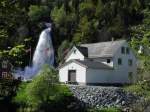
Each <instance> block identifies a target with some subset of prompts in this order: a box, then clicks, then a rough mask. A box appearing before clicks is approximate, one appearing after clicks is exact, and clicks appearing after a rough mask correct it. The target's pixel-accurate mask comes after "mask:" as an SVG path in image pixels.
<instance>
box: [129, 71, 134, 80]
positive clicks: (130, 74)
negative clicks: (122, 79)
mask: <svg viewBox="0 0 150 112" xmlns="http://www.w3.org/2000/svg"><path fill="white" fill-rule="evenodd" d="M128 79H129V81H130V82H132V81H133V73H132V72H129V73H128Z"/></svg>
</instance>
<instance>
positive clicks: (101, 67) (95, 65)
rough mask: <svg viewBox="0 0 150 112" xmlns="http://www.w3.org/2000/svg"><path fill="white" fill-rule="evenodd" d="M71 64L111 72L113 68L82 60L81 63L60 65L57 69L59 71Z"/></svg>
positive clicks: (76, 61)
mask: <svg viewBox="0 0 150 112" xmlns="http://www.w3.org/2000/svg"><path fill="white" fill-rule="evenodd" d="M72 62H74V63H77V64H79V65H81V66H83V67H86V68H93V69H108V70H113V67H110V66H108V65H106V64H103V63H101V62H95V61H90V60H84V61H82V60H70V61H68V62H66V63H64V64H62V65H60V66H59V67H58V69H61V68H62V67H64V66H66V65H68V64H70V63H72Z"/></svg>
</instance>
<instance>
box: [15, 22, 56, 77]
mask: <svg viewBox="0 0 150 112" xmlns="http://www.w3.org/2000/svg"><path fill="white" fill-rule="evenodd" d="M46 26H48V28H46V29H44V30H43V31H42V32H41V34H40V37H39V41H38V44H37V46H36V49H35V52H34V55H33V60H32V66H27V67H25V69H24V71H20V70H18V71H17V73H16V74H17V75H18V74H20V75H23V77H25V78H26V79H30V78H32V77H33V76H35V75H36V74H37V73H38V72H39V70H40V69H41V67H42V66H43V65H44V64H48V65H50V66H51V65H53V64H54V49H53V44H52V38H51V24H46Z"/></svg>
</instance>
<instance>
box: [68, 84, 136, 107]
mask: <svg viewBox="0 0 150 112" xmlns="http://www.w3.org/2000/svg"><path fill="white" fill-rule="evenodd" d="M69 88H70V90H71V91H72V93H73V94H74V96H75V97H76V98H77V99H78V100H80V101H81V102H82V103H83V102H84V104H85V106H94V107H121V108H122V107H124V108H127V107H129V106H130V104H132V103H134V102H136V101H137V99H138V97H137V96H135V95H133V94H131V93H127V92H125V91H124V90H123V89H122V88H120V87H102V86H79V85H69ZM80 105H81V104H80ZM82 105H83V104H82Z"/></svg>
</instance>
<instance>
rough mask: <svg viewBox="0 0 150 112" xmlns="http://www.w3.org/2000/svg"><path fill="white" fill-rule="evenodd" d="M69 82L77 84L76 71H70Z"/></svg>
mask: <svg viewBox="0 0 150 112" xmlns="http://www.w3.org/2000/svg"><path fill="white" fill-rule="evenodd" d="M68 82H76V70H69V71H68Z"/></svg>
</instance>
